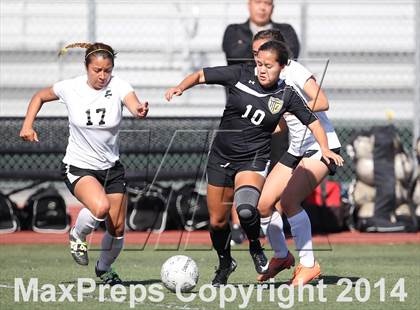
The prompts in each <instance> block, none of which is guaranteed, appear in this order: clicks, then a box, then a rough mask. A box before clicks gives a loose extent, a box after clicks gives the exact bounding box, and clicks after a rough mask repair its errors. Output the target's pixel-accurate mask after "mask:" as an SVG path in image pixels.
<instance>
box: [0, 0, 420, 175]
mask: <svg viewBox="0 0 420 310" xmlns="http://www.w3.org/2000/svg"><path fill="white" fill-rule="evenodd" d="M274 3H275V6H276V7H275V10H274V15H273V20H275V21H279V22H285V23H290V24H292V25H293V27H294V28H295V30H296V31H297V34H298V36H299V39H300V43H301V53H300V58H299V61H300V62H302V63H303V64H304V65H305V66H307V67H308V68H309V69H310V70H312V71H313V72H314V73H315V75H316V76H317V78H318V79H320V78H321V76H322V74H323V73H324V71H325V70H326V73H325V78H324V80H323V88H324V89H325V91H326V93H327V95H328V96H329V99H330V110H329V111H328V115H329V117H330V119H332V121H333V123H334V125H335V126H336V128H337V131H338V133H339V135H340V138H341V140H342V142H343V144H344V145H346V144H347V143H348V142H349V140H350V139H351V135H352V132H353V131H354V130H358V129H363V128H368V127H370V126H372V125H378V124H379V125H380V124H386V123H387V122H389V121H390V119H392V121H393V122H394V124H395V125H396V126H397V127H398V129H399V132H400V134H401V136H402V139H403V143H404V145H405V146H406V147H407V148H408V149H409V150H411V148H412V145H413V141H414V140H415V139H416V137H418V134H419V119H420V103H419V91H420V90H419V89H420V82H419V81H420V78H419V76H420V73H419V71H420V70H419V67H420V65H419V61H420V54H419V41H420V38H419V28H420V26H419V25H420V23H419V19H420V17H419V15H420V13H419V1H418V0H393V1H391V0H354V1H334V0H311V1H306V0H293V1H287V0H281V1H280V0H278V1H274ZM247 16H248V10H247V1H246V0H191V1H187V0H159V1H152V0H141V1H134V0H122V1H111V0H85V1H82V0H67V1H62V0H54V1H53V0H37V1H30V0H0V22H1V24H0V116H1V117H12V116H17V117H23V116H24V114H25V111H26V106H27V104H28V102H29V100H30V98H31V96H32V95H33V93H34V92H35V91H36V90H38V89H39V88H41V87H45V86H49V85H52V84H53V83H54V82H56V81H58V80H61V79H65V78H70V77H73V76H76V75H79V74H81V73H82V72H83V71H84V67H83V64H82V57H83V56H82V55H83V54H82V53H83V51H82V50H80V51H78V50H77V49H72V50H70V52H69V53H68V54H67V55H65V56H64V57H61V58H58V57H57V53H58V51H59V50H60V48H62V47H63V46H65V45H66V44H69V43H73V42H86V41H88V42H93V41H100V42H104V43H107V44H110V45H111V46H112V47H114V48H115V49H116V50H117V51H118V52H119V54H118V56H117V60H116V68H115V73H116V74H118V75H119V76H121V77H122V78H124V79H126V80H127V81H129V82H130V83H131V84H132V85H133V86H134V88H135V89H136V92H137V94H138V96H139V97H140V98H141V99H142V100H145V99H147V100H148V101H149V103H150V106H151V109H150V114H149V115H150V116H151V117H174V116H200V117H217V116H221V114H222V111H223V107H224V103H225V97H224V96H225V93H224V90H223V88H222V87H219V86H212V87H205V88H204V87H202V88H201V87H198V88H196V89H194V90H193V91H190V92H187V93H185V94H184V95H183V96H182V97H179V98H176V100H174V102H173V103H170V104H168V103H166V102H165V100H164V97H163V94H164V91H165V89H167V88H168V87H169V86H172V85H175V84H176V83H178V82H179V81H180V80H181V79H182V77H183V76H184V75H185V74H186V73H189V72H191V71H193V70H196V69H198V68H202V67H205V66H215V65H224V64H225V58H224V54H223V52H222V49H221V44H222V36H223V32H224V30H225V28H226V26H227V25H228V24H230V23H235V22H238V23H241V22H243V21H244V20H245V19H246V18H247ZM328 60H329V65H328V68H326V64H327V61H328ZM40 115H41V116H65V115H66V111H65V107H64V106H63V105H55V104H48V105H46V106H45V107H44V108H43V110H42V111H41V113H40ZM2 136H3V134H2ZM17 138H18V137H17V133H16V139H17ZM347 162H348V163H349V162H350V160H349V159H348V158H347ZM351 176H352V166H351V164H349V165H347V166H346V167H345V168H344V169H343V171H342V172H340V173H339V175H338V178H342V179H350V178H351Z"/></svg>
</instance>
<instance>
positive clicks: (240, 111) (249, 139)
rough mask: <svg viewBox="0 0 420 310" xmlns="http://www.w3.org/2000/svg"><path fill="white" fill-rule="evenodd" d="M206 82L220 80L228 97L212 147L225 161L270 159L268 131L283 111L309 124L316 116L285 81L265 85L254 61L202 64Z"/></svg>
mask: <svg viewBox="0 0 420 310" xmlns="http://www.w3.org/2000/svg"><path fill="white" fill-rule="evenodd" d="M203 71H204V77H205V80H206V84H220V85H223V86H225V87H226V88H227V89H228V97H227V102H226V106H225V110H224V112H223V116H222V119H221V121H220V126H219V131H218V133H217V135H216V137H215V139H214V141H213V145H212V151H213V152H215V153H216V154H217V155H219V156H220V157H222V158H223V159H225V160H227V161H250V160H255V159H264V160H265V159H269V157H270V140H271V134H272V132H273V131H274V129H275V128H276V126H277V124H278V123H279V120H280V117H281V116H282V115H283V113H285V112H286V111H288V112H291V113H292V114H295V115H296V117H297V118H299V120H300V121H301V122H302V123H303V124H305V125H309V124H310V123H312V122H313V121H315V120H316V116H315V115H314V114H313V113H312V111H311V110H310V109H309V108H308V107H307V105H306V103H305V101H304V100H303V99H302V98H301V97H300V96H299V94H298V93H297V92H296V91H295V90H294V89H293V88H292V87H290V86H286V84H285V83H284V81H281V82H280V83H278V84H276V85H275V86H274V87H272V88H270V89H264V88H263V87H262V86H261V85H260V83H259V82H258V78H257V76H256V75H255V65H251V64H239V65H232V66H221V67H212V68H204V70H203Z"/></svg>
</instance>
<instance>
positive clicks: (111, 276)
mask: <svg viewBox="0 0 420 310" xmlns="http://www.w3.org/2000/svg"><path fill="white" fill-rule="evenodd" d="M95 273H96V276H97V277H98V278H100V279H101V281H102V283H103V284H109V285H110V286H113V285H117V284H122V281H121V279H120V277H119V276H118V274H117V273H116V272H115V271H114V270H113V269H112V268H111V269H110V270H109V271H104V270H99V269H98V263H96V266H95Z"/></svg>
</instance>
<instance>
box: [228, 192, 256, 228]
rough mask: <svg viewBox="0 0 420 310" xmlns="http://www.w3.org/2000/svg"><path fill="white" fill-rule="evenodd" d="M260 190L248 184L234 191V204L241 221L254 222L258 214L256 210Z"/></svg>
mask: <svg viewBox="0 0 420 310" xmlns="http://www.w3.org/2000/svg"><path fill="white" fill-rule="evenodd" d="M259 198H260V191H259V190H258V189H257V188H255V187H253V186H249V185H245V186H241V187H239V188H238V189H237V190H236V191H235V197H234V201H235V205H236V211H237V212H238V216H239V219H240V221H241V222H242V223H252V222H254V221H255V220H256V219H257V218H258V216H259V214H258V210H257V205H258V200H259Z"/></svg>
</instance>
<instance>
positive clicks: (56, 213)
mask: <svg viewBox="0 0 420 310" xmlns="http://www.w3.org/2000/svg"><path fill="white" fill-rule="evenodd" d="M24 211H25V212H27V213H28V215H29V218H28V221H29V223H30V226H31V227H30V228H32V229H33V230H34V231H36V232H43V233H50V232H53V233H62V232H67V231H68V230H69V227H70V215H69V214H68V213H67V208H66V203H65V201H64V198H63V197H62V196H61V195H60V193H59V192H58V190H57V189H56V188H55V187H53V186H48V187H42V188H39V189H38V190H37V191H36V192H35V193H33V194H32V195H31V196H30V197H29V198H28V200H27V202H26V205H25V208H24Z"/></svg>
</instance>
